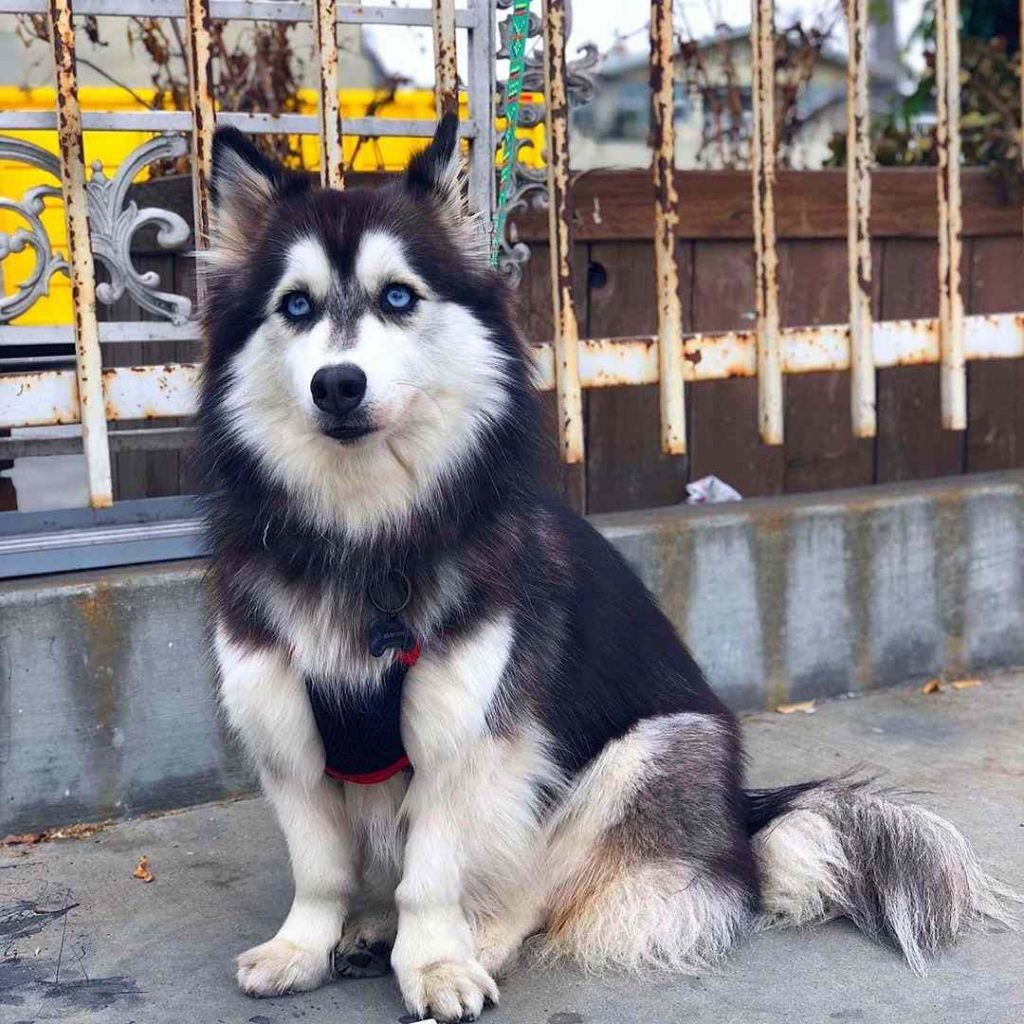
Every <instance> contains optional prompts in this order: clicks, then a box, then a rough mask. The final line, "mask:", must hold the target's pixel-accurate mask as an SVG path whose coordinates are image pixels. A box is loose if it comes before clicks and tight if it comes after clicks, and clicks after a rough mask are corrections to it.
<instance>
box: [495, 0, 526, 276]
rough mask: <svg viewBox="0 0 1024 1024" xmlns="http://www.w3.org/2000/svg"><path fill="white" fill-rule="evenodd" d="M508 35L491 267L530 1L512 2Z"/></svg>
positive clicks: (507, 180)
mask: <svg viewBox="0 0 1024 1024" xmlns="http://www.w3.org/2000/svg"><path fill="white" fill-rule="evenodd" d="M510 20H511V23H512V36H511V38H510V39H509V44H508V56H509V64H508V81H507V82H506V83H505V134H504V136H503V138H502V143H501V151H502V156H503V157H504V160H503V162H502V165H501V176H500V178H499V179H498V208H497V211H496V214H495V218H494V238H493V245H492V248H491V265H492V266H495V267H496V266H497V265H498V256H499V254H500V252H501V239H502V236H503V235H504V234H505V221H506V220H507V219H508V201H509V196H510V194H511V192H512V165H513V164H514V163H515V158H516V129H517V128H518V127H519V102H520V100H521V98H522V95H523V79H524V78H525V76H526V37H527V34H528V33H529V31H530V0H513V4H512V16H511V19H510Z"/></svg>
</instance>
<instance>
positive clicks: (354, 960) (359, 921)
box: [334, 907, 398, 978]
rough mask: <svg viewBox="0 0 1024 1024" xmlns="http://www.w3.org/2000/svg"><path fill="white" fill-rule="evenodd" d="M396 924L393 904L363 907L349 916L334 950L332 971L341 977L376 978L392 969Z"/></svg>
mask: <svg viewBox="0 0 1024 1024" xmlns="http://www.w3.org/2000/svg"><path fill="white" fill-rule="evenodd" d="M397 924H398V918H397V914H396V912H395V910H394V908H393V907H379V908H376V909H373V910H367V911H364V912H363V913H361V914H357V915H356V916H355V917H352V918H350V919H349V922H348V924H346V925H345V931H344V933H343V934H342V936H341V942H340V943H339V944H338V948H337V949H336V950H335V951H334V972H335V974H338V975H340V976H341V977H343V978H378V977H380V976H381V975H383V974H387V973H388V972H389V971H390V970H391V963H390V957H391V947H392V945H393V944H394V941H395V929H396V927H397Z"/></svg>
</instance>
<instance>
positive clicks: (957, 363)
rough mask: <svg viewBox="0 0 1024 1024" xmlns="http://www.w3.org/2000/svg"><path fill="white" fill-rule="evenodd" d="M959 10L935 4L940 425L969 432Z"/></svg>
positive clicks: (946, 2) (946, 0) (949, 2)
mask: <svg viewBox="0 0 1024 1024" xmlns="http://www.w3.org/2000/svg"><path fill="white" fill-rule="evenodd" d="M959 19H960V7H959V4H958V3H956V2H955V0H936V3H935V83H936V110H937V115H938V124H937V125H936V132H935V142H936V149H937V152H938V165H939V168H938V196H939V268H938V270H939V343H940V347H941V350H942V361H941V366H940V371H939V379H940V387H941V395H942V425H943V427H945V429H947V430H964V429H965V428H966V427H967V370H966V364H965V362H964V306H963V296H962V294H961V287H960V258H961V251H962V232H963V225H962V221H961V196H960V39H959Z"/></svg>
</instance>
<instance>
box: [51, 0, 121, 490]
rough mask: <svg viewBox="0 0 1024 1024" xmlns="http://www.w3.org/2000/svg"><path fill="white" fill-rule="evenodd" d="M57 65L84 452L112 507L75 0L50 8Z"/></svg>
mask: <svg viewBox="0 0 1024 1024" xmlns="http://www.w3.org/2000/svg"><path fill="white" fill-rule="evenodd" d="M48 16H49V22H50V24H49V29H50V40H51V42H52V44H53V63H54V68H55V72H56V79H57V142H58V147H59V149H60V153H59V158H60V181H61V188H62V189H63V194H64V217H65V220H66V222H67V233H68V257H69V260H70V263H71V304H72V308H73V310H74V328H75V373H76V376H77V380H78V404H79V410H80V419H81V423H82V448H83V450H84V452H85V463H86V469H87V472H88V480H89V504H90V505H91V506H92V507H93V508H107V507H109V506H110V505H112V504H113V503H114V496H113V486H112V482H111V476H110V448H109V446H108V444H107V414H106V410H105V408H104V400H103V377H102V371H103V356H102V354H101V352H100V332H99V325H98V323H97V322H96V267H95V264H94V262H93V256H92V244H91V241H90V238H89V211H88V199H87V196H86V191H85V152H84V149H83V146H82V108H81V107H80V105H79V102H78V70H77V67H76V64H75V29H74V23H73V20H72V0H50V6H49V10H48Z"/></svg>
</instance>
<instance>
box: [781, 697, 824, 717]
mask: <svg viewBox="0 0 1024 1024" xmlns="http://www.w3.org/2000/svg"><path fill="white" fill-rule="evenodd" d="M775 710H776V711H777V712H778V713H779V714H780V715H792V714H793V713H794V712H796V711H802V712H803V713H804V714H805V715H813V714H814V710H815V708H814V701H813V700H799V701H797V702H796V703H795V704H780V705H779V706H778V707H777V708H776V709H775Z"/></svg>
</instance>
